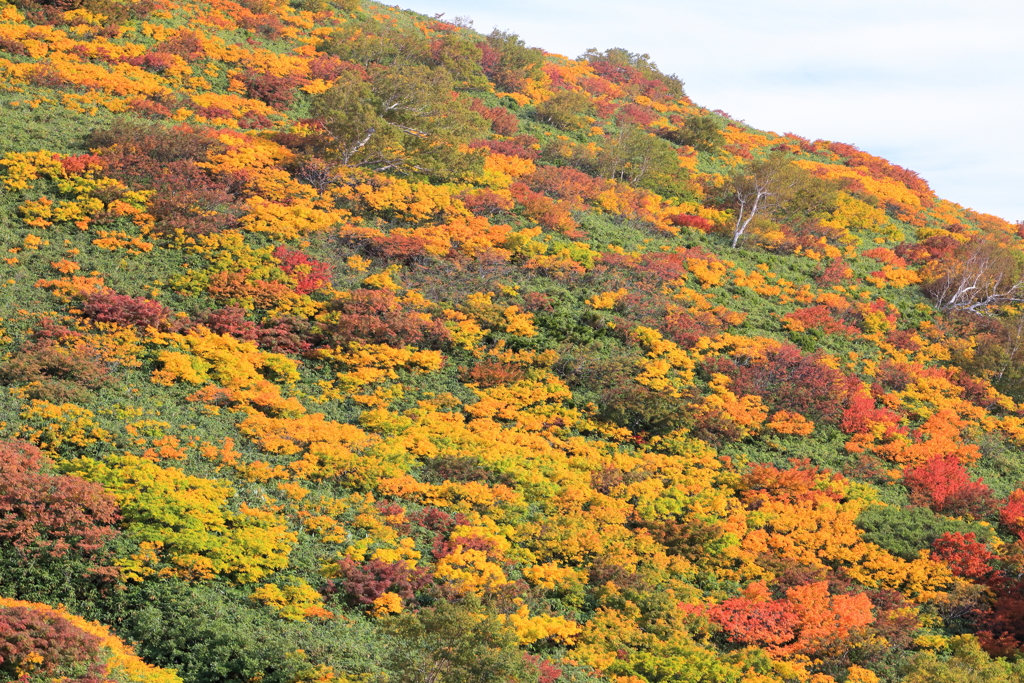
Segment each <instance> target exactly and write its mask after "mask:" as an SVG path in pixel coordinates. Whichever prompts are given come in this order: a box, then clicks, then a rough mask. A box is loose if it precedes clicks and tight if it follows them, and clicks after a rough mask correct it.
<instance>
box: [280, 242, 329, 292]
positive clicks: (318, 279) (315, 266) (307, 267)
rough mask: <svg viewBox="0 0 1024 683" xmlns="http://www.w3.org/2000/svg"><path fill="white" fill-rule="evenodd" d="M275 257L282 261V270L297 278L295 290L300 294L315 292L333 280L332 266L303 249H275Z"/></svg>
mask: <svg viewBox="0 0 1024 683" xmlns="http://www.w3.org/2000/svg"><path fill="white" fill-rule="evenodd" d="M274 258H276V259H277V260H278V261H280V262H281V270H283V271H284V272H286V273H288V274H289V275H291V276H292V277H294V278H295V279H296V283H295V291H296V292H298V293H299V294H309V293H311V292H315V291H316V290H318V289H320V288H321V287H323V286H324V285H326V284H330V282H331V270H332V269H331V266H330V264H328V263H324V262H322V261H317V260H316V259H313V258H310V257H309V256H307V255H306V254H304V253H302V252H301V251H295V250H292V249H289V248H288V247H285V246H280V247H278V248H276V249H274Z"/></svg>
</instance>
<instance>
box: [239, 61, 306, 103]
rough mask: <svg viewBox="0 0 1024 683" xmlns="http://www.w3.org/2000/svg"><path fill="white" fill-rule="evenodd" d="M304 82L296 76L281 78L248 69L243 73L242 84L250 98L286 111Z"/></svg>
mask: <svg viewBox="0 0 1024 683" xmlns="http://www.w3.org/2000/svg"><path fill="white" fill-rule="evenodd" d="M304 80H305V79H303V78H302V77H301V76H297V75H295V74H288V75H286V76H279V75H278V74H273V73H267V72H265V71H256V70H254V69H246V70H245V72H244V73H242V82H243V83H245V88H246V90H247V91H248V93H247V94H248V95H249V97H251V98H253V99H257V100H261V101H263V102H266V103H267V104H269V105H270V106H271V107H274V108H275V109H286V108H287V107H288V105H290V104H291V103H292V98H293V97H294V95H295V91H296V90H297V89H298V88H299V87H300V86H301V85H303V82H304Z"/></svg>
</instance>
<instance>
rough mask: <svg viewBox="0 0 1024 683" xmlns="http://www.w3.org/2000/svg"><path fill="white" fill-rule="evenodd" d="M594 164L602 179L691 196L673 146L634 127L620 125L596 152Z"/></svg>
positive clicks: (662, 192) (668, 193) (676, 194)
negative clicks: (616, 132)
mask: <svg viewBox="0 0 1024 683" xmlns="http://www.w3.org/2000/svg"><path fill="white" fill-rule="evenodd" d="M596 166H597V171H598V173H599V174H600V175H602V176H604V177H605V178H614V179H615V180H620V181H624V182H627V183H630V184H632V185H639V186H640V187H646V188H647V189H649V190H653V191H655V192H658V193H660V194H664V195H666V196H685V197H687V198H689V197H690V196H691V195H692V191H691V190H690V188H689V186H688V183H687V180H688V175H687V172H686V170H685V169H683V168H681V167H680V166H679V157H678V156H676V152H675V149H674V148H673V147H672V145H671V144H670V143H669V142H667V141H666V140H663V139H661V138H659V137H658V136H656V135H653V134H651V133H648V132H647V131H645V130H644V129H643V128H639V127H637V126H632V125H624V126H621V127H620V128H619V132H618V134H617V135H615V136H612V137H611V138H610V139H609V141H608V143H607V144H606V145H605V146H604V147H603V148H602V149H601V151H600V152H599V153H598V155H597V159H596Z"/></svg>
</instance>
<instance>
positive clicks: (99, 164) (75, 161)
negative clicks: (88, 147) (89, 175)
mask: <svg viewBox="0 0 1024 683" xmlns="http://www.w3.org/2000/svg"><path fill="white" fill-rule="evenodd" d="M60 163H61V166H63V167H64V170H65V171H67V172H68V174H70V175H81V174H82V173H85V171H86V170H87V169H90V168H95V169H102V168H103V159H102V158H101V157H98V156H96V155H95V154H75V155H72V156H69V157H64V158H62V159H61V160H60Z"/></svg>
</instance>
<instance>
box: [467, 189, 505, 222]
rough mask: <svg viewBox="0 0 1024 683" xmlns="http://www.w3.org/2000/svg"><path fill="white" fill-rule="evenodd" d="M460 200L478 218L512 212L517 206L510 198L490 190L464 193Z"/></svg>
mask: <svg viewBox="0 0 1024 683" xmlns="http://www.w3.org/2000/svg"><path fill="white" fill-rule="evenodd" d="M459 199H461V200H462V203H463V204H465V205H466V208H467V209H469V210H470V211H472V212H473V213H474V214H476V215H477V216H493V215H494V214H496V213H500V212H502V211H511V210H512V208H513V207H514V206H515V205H516V204H515V202H514V201H512V200H511V199H509V198H508V197H506V196H504V195H500V194H498V193H497V192H492V191H490V190H477V191H475V192H464V193H462V194H460V195H459Z"/></svg>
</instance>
